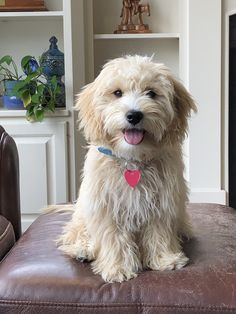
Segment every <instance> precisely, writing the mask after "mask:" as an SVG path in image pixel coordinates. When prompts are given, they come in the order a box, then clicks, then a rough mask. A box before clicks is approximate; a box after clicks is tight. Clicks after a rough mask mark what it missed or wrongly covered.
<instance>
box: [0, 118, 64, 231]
mask: <svg viewBox="0 0 236 314" xmlns="http://www.w3.org/2000/svg"><path fill="white" fill-rule="evenodd" d="M3 126H4V128H5V129H6V130H7V131H8V132H9V134H11V135H12V136H13V138H14V140H15V142H16V145H17V148H18V153H19V163H20V196H21V211H22V222H23V229H24V230H25V229H26V227H28V225H29V224H30V223H31V222H32V221H33V220H34V218H35V216H37V215H38V214H40V211H41V208H43V207H45V206H46V205H47V204H56V203H63V202H66V201H67V200H68V196H69V195H68V154H67V152H68V150H67V126H68V123H67V122H65V121H56V122H54V121H50V122H48V121H46V122H43V123H41V124H38V123H37V124H28V123H27V122H24V121H15V122H14V123H12V122H11V121H5V123H4V124H3Z"/></svg>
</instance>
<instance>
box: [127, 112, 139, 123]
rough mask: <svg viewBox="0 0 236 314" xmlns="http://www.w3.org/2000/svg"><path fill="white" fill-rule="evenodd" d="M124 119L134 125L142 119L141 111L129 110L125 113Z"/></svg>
mask: <svg viewBox="0 0 236 314" xmlns="http://www.w3.org/2000/svg"><path fill="white" fill-rule="evenodd" d="M126 119H127V121H128V122H129V123H131V124H133V125H135V124H138V123H139V122H140V121H141V120H142V119H143V113H142V112H141V111H135V110H131V111H128V112H127V114H126Z"/></svg>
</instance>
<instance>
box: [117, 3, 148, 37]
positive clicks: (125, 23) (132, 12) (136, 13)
mask: <svg viewBox="0 0 236 314" xmlns="http://www.w3.org/2000/svg"><path fill="white" fill-rule="evenodd" d="M143 13H146V14H147V15H148V16H150V5H149V4H142V3H140V0H123V6H122V10H121V15H120V17H121V24H120V25H118V29H117V30H115V31H114V33H115V34H125V33H150V32H151V31H150V29H149V26H148V24H144V22H143V17H142V14H143ZM133 18H135V19H136V23H134V22H133Z"/></svg>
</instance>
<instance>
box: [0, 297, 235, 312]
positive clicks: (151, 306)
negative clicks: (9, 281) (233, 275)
mask: <svg viewBox="0 0 236 314" xmlns="http://www.w3.org/2000/svg"><path fill="white" fill-rule="evenodd" d="M1 303H2V304H9V305H12V304H22V305H28V306H50V307H54V306H57V307H58V306H60V307H68V306H69V307H85V308H86V307H87V308H91V307H92V308H94V307H98V308H107V307H114V308H119V307H150V308H167V309H168V308H169V309H198V310H213V311H226V310H227V311H235V310H236V308H235V307H221V306H219V307H218V306H209V307H204V306H194V305H164V304H163V305H162V304H160V305H151V304H143V303H137V304H125V303H116V304H86V303H81V304H79V303H53V302H38V303H32V302H31V301H20V300H10V301H6V300H0V306H1Z"/></svg>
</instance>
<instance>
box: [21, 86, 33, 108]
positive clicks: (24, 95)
mask: <svg viewBox="0 0 236 314" xmlns="http://www.w3.org/2000/svg"><path fill="white" fill-rule="evenodd" d="M21 100H22V101H23V103H24V107H27V106H28V105H30V104H31V95H30V92H29V90H25V91H24V92H23V93H22V94H21Z"/></svg>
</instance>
